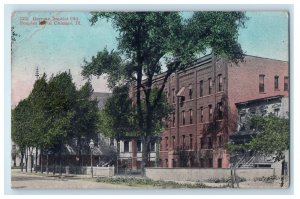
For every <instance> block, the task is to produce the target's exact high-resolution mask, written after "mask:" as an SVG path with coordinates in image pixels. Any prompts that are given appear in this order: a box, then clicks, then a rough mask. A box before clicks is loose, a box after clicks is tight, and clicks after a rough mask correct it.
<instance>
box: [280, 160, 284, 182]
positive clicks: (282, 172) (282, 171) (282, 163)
mask: <svg viewBox="0 0 300 199" xmlns="http://www.w3.org/2000/svg"><path fill="white" fill-rule="evenodd" d="M284 165H285V160H284V159H283V160H282V162H281V183H280V187H283V184H284Z"/></svg>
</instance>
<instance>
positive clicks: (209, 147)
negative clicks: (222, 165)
mask: <svg viewBox="0 0 300 199" xmlns="http://www.w3.org/2000/svg"><path fill="white" fill-rule="evenodd" d="M207 148H208V149H211V148H212V139H211V137H208V138H207Z"/></svg>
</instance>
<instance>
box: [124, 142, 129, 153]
mask: <svg viewBox="0 0 300 199" xmlns="http://www.w3.org/2000/svg"><path fill="white" fill-rule="evenodd" d="M124 152H129V141H124Z"/></svg>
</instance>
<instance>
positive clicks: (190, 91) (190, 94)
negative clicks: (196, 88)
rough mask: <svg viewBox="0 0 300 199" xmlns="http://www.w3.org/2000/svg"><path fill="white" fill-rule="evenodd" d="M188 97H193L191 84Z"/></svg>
mask: <svg viewBox="0 0 300 199" xmlns="http://www.w3.org/2000/svg"><path fill="white" fill-rule="evenodd" d="M189 97H190V99H192V98H193V86H192V85H190V86H189Z"/></svg>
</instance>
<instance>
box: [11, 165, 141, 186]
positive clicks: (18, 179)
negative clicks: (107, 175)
mask: <svg viewBox="0 0 300 199" xmlns="http://www.w3.org/2000/svg"><path fill="white" fill-rule="evenodd" d="M11 176H12V177H11V188H12V189H136V188H140V187H133V186H126V185H116V184H106V183H98V182H93V181H91V180H89V179H80V178H79V177H77V176H72V177H64V178H59V177H58V176H55V177H54V176H40V175H35V174H30V173H27V174H26V173H22V172H21V171H20V170H15V169H13V170H11Z"/></svg>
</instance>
